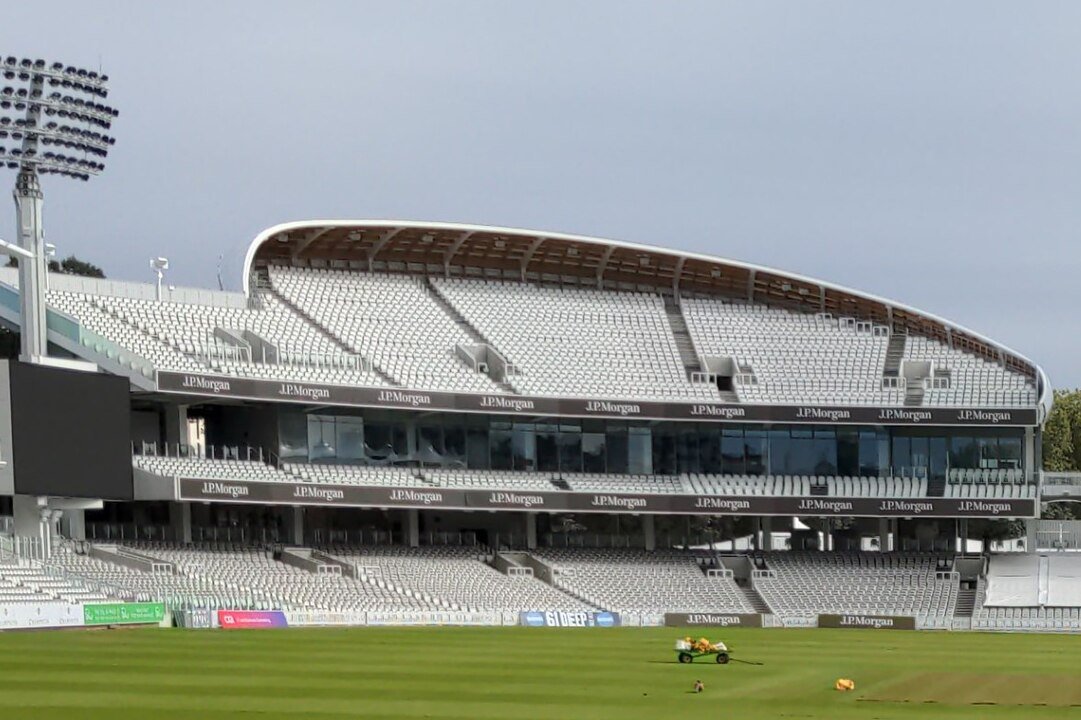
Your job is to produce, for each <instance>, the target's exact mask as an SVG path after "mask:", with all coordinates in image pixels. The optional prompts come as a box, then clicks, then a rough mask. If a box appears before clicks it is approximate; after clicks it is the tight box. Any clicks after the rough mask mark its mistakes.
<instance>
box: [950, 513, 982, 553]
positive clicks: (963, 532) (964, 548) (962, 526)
mask: <svg viewBox="0 0 1081 720" xmlns="http://www.w3.org/2000/svg"><path fill="white" fill-rule="evenodd" d="M957 525H958V533H959V534H960V536H961V552H968V518H961V519H960V520H958V521H957ZM983 551H984V552H987V548H983Z"/></svg>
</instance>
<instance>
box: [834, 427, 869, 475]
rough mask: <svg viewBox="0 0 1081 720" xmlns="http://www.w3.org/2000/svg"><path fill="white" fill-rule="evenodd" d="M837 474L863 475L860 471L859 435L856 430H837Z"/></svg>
mask: <svg viewBox="0 0 1081 720" xmlns="http://www.w3.org/2000/svg"><path fill="white" fill-rule="evenodd" d="M837 474H838V475H845V476H857V475H862V474H863V473H862V471H861V469H860V434H859V431H858V430H857V429H856V428H837Z"/></svg>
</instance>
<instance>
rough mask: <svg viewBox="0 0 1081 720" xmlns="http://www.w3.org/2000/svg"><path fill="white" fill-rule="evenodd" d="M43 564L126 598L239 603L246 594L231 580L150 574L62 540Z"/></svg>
mask: <svg viewBox="0 0 1081 720" xmlns="http://www.w3.org/2000/svg"><path fill="white" fill-rule="evenodd" d="M46 565H47V566H49V567H53V568H57V569H59V570H61V571H63V572H64V573H65V574H67V575H68V576H69V577H71V576H75V577H81V578H85V579H86V580H87V581H88V582H89V583H91V584H93V585H96V586H98V587H107V588H110V589H111V590H110V592H111V593H112V594H113V595H115V596H116V597H117V598H118V599H121V600H126V601H130V602H168V603H174V602H175V603H185V604H192V605H202V606H211V605H221V606H227V605H236V604H237V603H238V602H239V603H241V604H243V603H244V602H245V601H246V600H244V599H247V598H250V593H246V592H243V591H241V592H239V593H238V589H237V586H236V585H235V584H234V583H229V582H224V581H217V580H212V579H210V578H206V577H203V576H200V575H188V574H151V573H149V572H143V571H141V570H135V569H132V568H128V567H125V566H123V565H118V564H114V563H110V562H106V561H104V560H99V559H97V558H94V557H90V556H88V555H80V554H77V553H75V552H74V551H73V550H72V547H71V546H70V545H69V544H66V543H65V544H62V545H61V546H60V547H57V548H54V549H53V554H52V556H51V557H50V558H49V560H48V561H47V562H46ZM242 598H244V599H242Z"/></svg>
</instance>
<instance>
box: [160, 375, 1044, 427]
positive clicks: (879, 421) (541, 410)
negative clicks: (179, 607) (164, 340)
mask: <svg viewBox="0 0 1081 720" xmlns="http://www.w3.org/2000/svg"><path fill="white" fill-rule="evenodd" d="M158 390H160V391H161V392H168V393H179V394H184V395H202V396H209V397H228V398H244V399H251V400H269V401H276V402H295V403H318V404H319V405H341V406H349V407H380V408H403V409H413V410H428V411H442V412H472V413H489V414H503V415H528V416H531V417H532V416H537V415H545V416H567V417H596V418H621V419H629V418H641V419H647V420H694V421H698V422H710V421H712V422H768V423H815V424H823V423H825V424H830V425H993V426H1002V427H1010V426H1034V425H1036V409H1035V408H1007V409H999V408H962V409H958V408H924V407H918V408H910V407H883V408H879V407H869V406H854V407H840V406H837V407H835V406H823V405H743V404H739V405H731V404H727V405H726V404H722V403H660V402H647V401H637V400H611V399H604V398H596V399H588V398H553V397H529V396H523V395H479V394H470V393H445V392H428V391H423V390H404V389H397V388H364V387H353V386H346V385H316V384H312V383H287V382H286V383H283V382H280V381H278V382H276V381H272V380H255V379H249V378H237V377H232V376H226V375H195V374H190V373H177V372H166V371H161V372H159V373H158Z"/></svg>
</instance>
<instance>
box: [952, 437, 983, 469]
mask: <svg viewBox="0 0 1081 720" xmlns="http://www.w3.org/2000/svg"><path fill="white" fill-rule="evenodd" d="M979 457H980V451H979V448H978V447H977V445H976V439H975V438H971V437H954V438H950V467H954V468H976V467H979Z"/></svg>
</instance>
